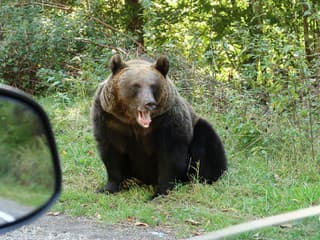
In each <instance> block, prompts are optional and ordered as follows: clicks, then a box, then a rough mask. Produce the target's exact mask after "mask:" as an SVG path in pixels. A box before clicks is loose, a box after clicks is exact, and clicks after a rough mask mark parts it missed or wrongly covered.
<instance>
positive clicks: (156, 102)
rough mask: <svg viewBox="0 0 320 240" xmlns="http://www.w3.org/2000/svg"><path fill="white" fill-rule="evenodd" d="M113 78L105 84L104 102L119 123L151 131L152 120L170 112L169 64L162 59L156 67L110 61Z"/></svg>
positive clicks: (153, 65) (106, 109)
mask: <svg viewBox="0 0 320 240" xmlns="http://www.w3.org/2000/svg"><path fill="white" fill-rule="evenodd" d="M110 68H111V71H112V74H111V76H110V77H109V78H108V79H107V81H106V82H105V83H104V86H103V89H102V92H101V96H100V100H101V105H102V107H103V109H104V110H105V111H107V112H109V113H111V114H113V115H114V116H115V117H117V118H118V119H119V120H121V121H123V122H125V123H128V124H136V123H138V124H139V125H140V126H141V127H143V128H148V127H149V126H150V124H151V122H152V119H153V118H154V117H156V116H158V115H160V114H162V113H163V112H165V111H167V106H169V105H170V104H168V101H169V96H170V95H173V94H172V93H170V94H169V92H170V91H171V89H172V88H171V87H170V84H171V83H170V80H169V79H168V78H167V73H168V70H169V60H168V58H167V57H166V56H161V57H159V58H158V59H157V61H156V62H155V63H150V62H147V61H143V60H132V61H128V62H123V61H122V60H121V58H120V56H118V55H115V56H113V57H112V58H111V60H110Z"/></svg>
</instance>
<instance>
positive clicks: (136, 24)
mask: <svg viewBox="0 0 320 240" xmlns="http://www.w3.org/2000/svg"><path fill="white" fill-rule="evenodd" d="M125 3H126V8H127V10H128V13H129V14H130V20H129V21H128V24H127V30H128V31H129V32H132V33H134V34H136V35H137V36H138V39H137V41H138V42H139V43H140V44H141V46H140V48H142V49H140V50H141V51H143V47H144V39H143V35H144V30H143V26H144V21H143V6H142V4H141V2H140V1H139V0H125Z"/></svg>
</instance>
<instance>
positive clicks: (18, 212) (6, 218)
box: [0, 198, 34, 226]
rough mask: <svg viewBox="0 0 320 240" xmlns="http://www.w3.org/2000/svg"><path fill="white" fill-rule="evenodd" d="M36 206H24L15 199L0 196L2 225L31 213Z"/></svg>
mask: <svg viewBox="0 0 320 240" xmlns="http://www.w3.org/2000/svg"><path fill="white" fill-rule="evenodd" d="M33 209H34V208H32V207H26V206H23V205H21V204H19V203H17V202H15V201H12V200H8V199H5V198H0V226H1V225H2V224H4V223H8V222H12V221H14V220H15V219H18V218H21V217H23V216H25V215H26V214H28V213H30V212H31V211H32V210H33Z"/></svg>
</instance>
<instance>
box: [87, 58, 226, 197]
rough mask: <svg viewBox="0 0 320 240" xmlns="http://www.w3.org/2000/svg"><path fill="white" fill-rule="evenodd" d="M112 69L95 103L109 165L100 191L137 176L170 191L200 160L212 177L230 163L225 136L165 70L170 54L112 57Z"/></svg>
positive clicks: (204, 174) (206, 176)
mask: <svg viewBox="0 0 320 240" xmlns="http://www.w3.org/2000/svg"><path fill="white" fill-rule="evenodd" d="M110 67H111V71H112V73H111V75H110V76H109V77H108V79H107V80H105V81H104V82H102V83H101V84H100V85H99V87H98V89H97V92H96V95H95V98H94V104H93V107H92V119H93V130H94V137H95V139H96V141H97V145H98V150H99V153H100V157H101V159H102V161H103V163H104V165H105V167H106V170H107V174H108V182H107V184H106V185H105V187H104V188H103V189H102V190H101V191H102V192H105V191H106V192H110V193H114V192H118V191H119V190H120V187H121V183H122V182H123V181H124V180H126V179H128V178H136V179H138V180H140V181H141V182H142V183H145V184H151V185H154V186H155V194H154V196H158V195H162V194H167V193H168V191H169V190H170V189H172V187H173V185H174V183H175V182H177V181H181V182H185V181H188V180H189V177H190V174H192V173H195V170H194V169H195V167H196V165H197V162H199V173H198V175H199V177H200V179H201V180H203V181H205V182H208V183H211V182H213V181H216V180H217V179H218V178H219V177H220V176H221V175H222V174H223V172H224V171H225V170H226V169H227V159H226V156H225V151H224V148H223V145H222V142H221V140H220V138H219V137H218V135H217V134H216V132H215V131H214V129H213V128H212V126H211V125H210V124H209V123H208V122H207V121H206V120H204V119H203V118H200V117H199V116H198V115H197V114H196V113H195V112H194V111H193V109H192V107H191V106H190V105H189V104H188V102H187V101H186V100H184V99H183V98H182V97H181V96H180V95H179V93H178V92H177V90H176V88H175V86H174V84H173V83H172V82H171V80H170V79H169V77H168V76H167V73H168V70H169V60H168V58H167V57H166V56H161V57H160V58H158V60H157V61H156V62H155V63H150V62H148V61H144V60H132V61H128V62H123V61H122V60H121V58H120V56H118V55H115V56H113V57H112V58H111V60H110Z"/></svg>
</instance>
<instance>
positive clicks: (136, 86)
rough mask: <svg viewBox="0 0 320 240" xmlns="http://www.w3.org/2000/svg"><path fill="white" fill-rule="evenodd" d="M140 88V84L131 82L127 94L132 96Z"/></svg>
mask: <svg viewBox="0 0 320 240" xmlns="http://www.w3.org/2000/svg"><path fill="white" fill-rule="evenodd" d="M140 88H141V86H140V84H138V83H134V84H132V85H131V87H130V88H129V92H128V93H129V95H130V96H132V97H134V96H136V95H137V93H138V91H139V89H140Z"/></svg>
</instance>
